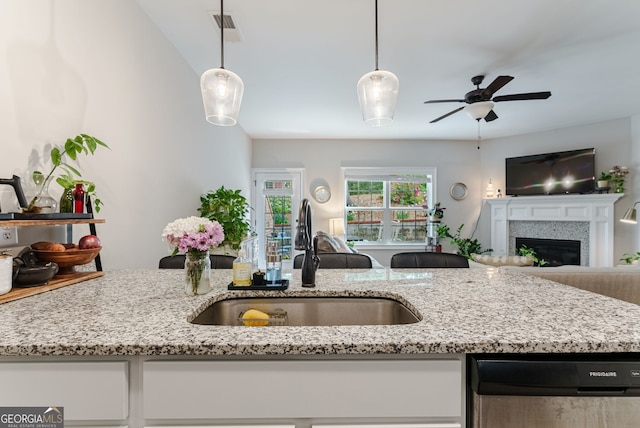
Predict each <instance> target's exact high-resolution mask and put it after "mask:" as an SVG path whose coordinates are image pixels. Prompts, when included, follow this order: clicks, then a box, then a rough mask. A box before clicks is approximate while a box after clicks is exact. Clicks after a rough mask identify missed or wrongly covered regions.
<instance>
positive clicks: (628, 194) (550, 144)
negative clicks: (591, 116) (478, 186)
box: [480, 118, 640, 264]
mask: <svg viewBox="0 0 640 428" xmlns="http://www.w3.org/2000/svg"><path fill="white" fill-rule="evenodd" d="M634 123H636V130H635V136H632V132H631V130H632V126H631V125H632V121H631V119H628V118H627V119H618V120H612V121H607V122H602V123H596V124H591V125H584V126H575V127H570V128H563V129H556V130H553V131H548V132H541V133H537V134H527V135H518V136H514V137H508V138H500V139H494V140H490V141H487V142H483V145H482V149H481V151H482V182H483V183H487V182H488V181H489V179H490V178H491V179H492V182H493V183H494V187H495V188H501V189H503V191H504V183H505V181H504V180H505V178H504V177H505V175H504V174H505V164H504V159H505V158H507V157H513V156H525V155H532V154H538V153H547V152H554V151H563V150H573V149H583V148H590V147H594V148H595V149H596V173H597V174H599V173H600V172H601V171H608V170H609V169H611V168H612V167H613V166H614V165H620V166H627V167H628V168H629V169H630V174H629V175H628V176H627V179H626V180H625V195H624V196H623V197H622V198H620V199H619V200H618V202H617V203H616V206H615V217H616V218H620V217H622V216H623V215H624V212H625V211H626V210H627V208H629V207H630V206H631V205H632V204H633V201H635V200H638V199H640V198H639V196H640V186H639V184H640V181H639V180H640V162H638V157H639V156H640V153H637V152H638V149H637V148H636V149H634V147H637V145H638V144H640V129H638V128H639V126H638V124H640V119H638V118H636V119H635V121H634ZM634 141H635V143H634ZM488 220H489V208H488V207H487V206H485V207H484V208H483V213H482V221H481V223H480V226H481V236H482V237H483V242H485V243H486V246H489V244H490V238H489V236H490V235H489V222H488ZM614 235H615V236H614V240H615V245H614V264H617V263H620V261H619V258H620V257H621V256H622V254H623V253H629V252H633V253H635V252H636V251H638V250H637V247H638V242H637V236H638V231H637V226H630V225H625V224H623V223H620V222H616V224H615V233H614Z"/></svg>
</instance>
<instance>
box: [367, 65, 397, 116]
mask: <svg viewBox="0 0 640 428" xmlns="http://www.w3.org/2000/svg"><path fill="white" fill-rule="evenodd" d="M399 86H400V81H399V80H398V78H397V77H396V75H395V74H393V73H391V72H390V71H384V70H375V71H372V72H369V73H367V74H365V75H364V76H362V77H361V78H360V80H359V81H358V99H359V100H360V108H361V109H362V119H363V120H364V123H366V124H367V125H371V126H384V125H389V124H391V122H393V114H394V112H395V109H396V100H397V98H398V87H399Z"/></svg>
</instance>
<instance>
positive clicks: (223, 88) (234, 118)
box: [200, 0, 244, 126]
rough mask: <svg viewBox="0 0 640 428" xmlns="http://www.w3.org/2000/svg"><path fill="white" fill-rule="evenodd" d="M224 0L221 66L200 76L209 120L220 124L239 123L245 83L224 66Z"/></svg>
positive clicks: (221, 27) (205, 110)
mask: <svg viewBox="0 0 640 428" xmlns="http://www.w3.org/2000/svg"><path fill="white" fill-rule="evenodd" d="M223 8H224V0H220V23H219V25H220V68H212V69H209V70H207V71H205V72H204V73H202V77H201V78H200V90H201V91H202V102H203V103H204V113H205V117H206V119H207V122H210V123H213V124H214V125H220V126H232V125H235V124H236V123H238V113H240V103H241V102H242V93H243V92H244V84H243V83H242V79H240V77H238V75H237V74H235V73H234V72H233V71H229V70H225V68H224V14H223Z"/></svg>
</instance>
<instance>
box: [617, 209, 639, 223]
mask: <svg viewBox="0 0 640 428" xmlns="http://www.w3.org/2000/svg"><path fill="white" fill-rule="evenodd" d="M620 221H621V222H623V223H630V224H637V223H638V221H637V220H636V209H635V208H629V209H628V210H627V212H626V213H624V216H623V217H622V218H621V219H620Z"/></svg>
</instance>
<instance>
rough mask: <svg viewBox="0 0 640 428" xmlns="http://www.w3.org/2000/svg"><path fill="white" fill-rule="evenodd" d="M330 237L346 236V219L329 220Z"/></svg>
mask: <svg viewBox="0 0 640 428" xmlns="http://www.w3.org/2000/svg"><path fill="white" fill-rule="evenodd" d="M329 235H331V236H340V235H344V219H343V218H342V217H337V218H330V219H329Z"/></svg>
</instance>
